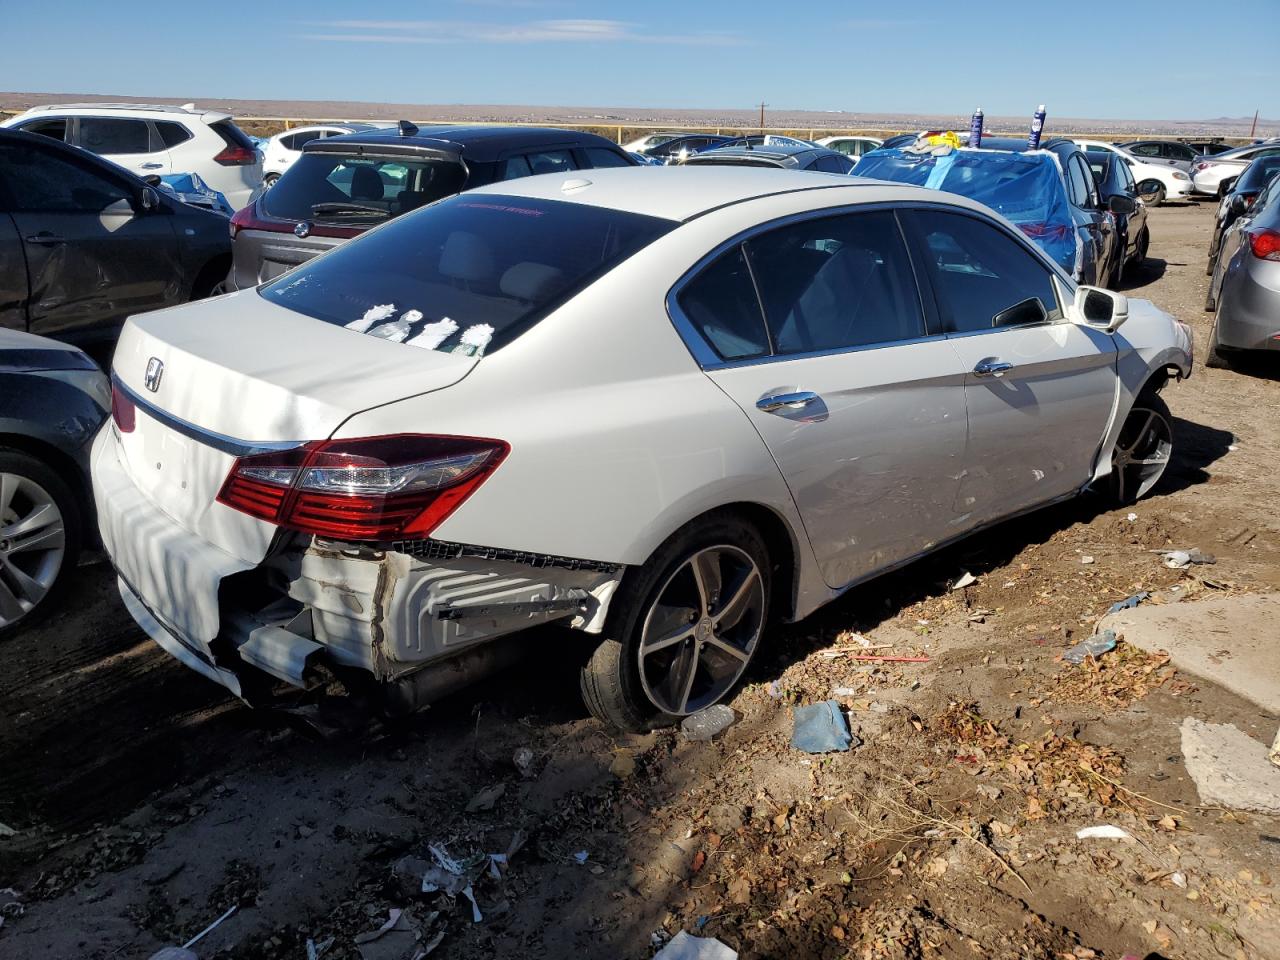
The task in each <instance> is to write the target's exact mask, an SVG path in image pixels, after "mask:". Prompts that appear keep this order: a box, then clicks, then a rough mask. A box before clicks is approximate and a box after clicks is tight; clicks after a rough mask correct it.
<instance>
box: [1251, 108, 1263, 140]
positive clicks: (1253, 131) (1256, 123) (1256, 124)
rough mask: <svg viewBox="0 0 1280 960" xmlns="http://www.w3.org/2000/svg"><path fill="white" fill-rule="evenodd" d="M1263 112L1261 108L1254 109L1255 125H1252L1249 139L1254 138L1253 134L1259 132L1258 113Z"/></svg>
mask: <svg viewBox="0 0 1280 960" xmlns="http://www.w3.org/2000/svg"><path fill="white" fill-rule="evenodd" d="M1261 112H1262V111H1261V110H1255V111H1253V126H1251V127H1250V128H1249V139H1250V140H1252V139H1253V135H1254V134H1255V133H1257V132H1258V114H1259V113H1261Z"/></svg>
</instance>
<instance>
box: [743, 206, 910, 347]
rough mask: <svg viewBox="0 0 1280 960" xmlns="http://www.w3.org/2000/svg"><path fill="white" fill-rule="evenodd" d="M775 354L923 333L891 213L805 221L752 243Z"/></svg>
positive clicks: (904, 253) (907, 337)
mask: <svg viewBox="0 0 1280 960" xmlns="http://www.w3.org/2000/svg"><path fill="white" fill-rule="evenodd" d="M747 251H748V253H749V254H750V256H751V267H752V269H753V270H754V272H755V279H756V284H757V286H758V288H759V290H760V299H761V300H762V302H763V303H764V313H765V318H766V320H767V321H768V325H769V332H770V334H771V336H772V339H773V344H774V352H775V353H779V354H787V353H812V352H817V351H823V350H840V349H845V348H849V347H864V346H872V345H875V344H880V343H893V342H896V341H899V340H911V339H914V338H916V337H922V336H924V332H925V329H924V316H923V314H922V312H921V309H920V296H919V292H918V291H917V289H916V283H915V277H914V274H913V273H912V270H911V262H910V260H909V258H908V256H907V248H906V245H905V244H904V243H903V240H902V234H901V232H900V231H899V230H898V223H897V220H896V219H895V218H894V216H893V214H892V213H888V212H877V213H858V214H849V215H846V216H839V217H823V218H821V219H817V220H806V221H804V222H802V223H797V224H794V225H792V226H789V227H782V228H781V229H778V230H773V231H771V232H769V233H767V234H764V235H763V236H761V237H755V238H752V239H751V240H750V241H749V242H748V243H747Z"/></svg>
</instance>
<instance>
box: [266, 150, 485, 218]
mask: <svg viewBox="0 0 1280 960" xmlns="http://www.w3.org/2000/svg"><path fill="white" fill-rule="evenodd" d="M465 179H466V170H465V169H463V167H462V164H460V163H458V162H457V161H456V160H445V159H430V158H422V159H410V158H405V157H353V156H344V155H343V154H340V153H327V152H316V153H304V154H303V155H302V156H301V157H299V158H298V160H297V162H296V163H294V164H293V166H291V167H290V168H289V172H288V173H287V174H286V175H285V176H283V177H281V178H280V179H279V180H278V181H276V185H275V186H274V187H272V188H271V189H270V190H268V191H267V192H266V193H264V194H263V195H262V208H263V211H264V212H265V213H266V214H267V215H268V216H272V217H279V218H281V219H284V220H311V221H313V222H316V223H341V224H350V225H353V226H355V225H362V226H368V225H370V224H373V223H378V222H380V221H382V220H389V219H391V218H392V217H396V216H399V215H400V214H402V213H408V212H409V211H410V210H416V209H417V208H418V207H421V206H425V205H426V204H428V203H434V202H435V201H436V200H440V199H442V198H444V197H451V196H453V195H454V194H455V193H457V192H458V191H460V190H461V189H462V185H463V181H464V180H465Z"/></svg>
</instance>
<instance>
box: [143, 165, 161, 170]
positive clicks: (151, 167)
mask: <svg viewBox="0 0 1280 960" xmlns="http://www.w3.org/2000/svg"><path fill="white" fill-rule="evenodd" d="M163 166H164V164H163V163H144V164H143V165H142V169H143V170H159V169H160V168H161V167H163Z"/></svg>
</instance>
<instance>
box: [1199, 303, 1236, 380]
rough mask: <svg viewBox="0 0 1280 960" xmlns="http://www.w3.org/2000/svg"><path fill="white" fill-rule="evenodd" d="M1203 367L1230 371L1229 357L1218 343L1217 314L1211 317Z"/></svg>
mask: <svg viewBox="0 0 1280 960" xmlns="http://www.w3.org/2000/svg"><path fill="white" fill-rule="evenodd" d="M1204 365H1205V366H1206V367H1211V368H1213V369H1214V370H1230V369H1231V356H1230V354H1229V353H1228V352H1227V350H1226V348H1224V347H1223V346H1222V345H1221V344H1220V343H1218V314H1217V313H1216V312H1215V313H1214V315H1213V326H1211V327H1210V328H1209V345H1208V347H1206V348H1205V351H1204Z"/></svg>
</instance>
